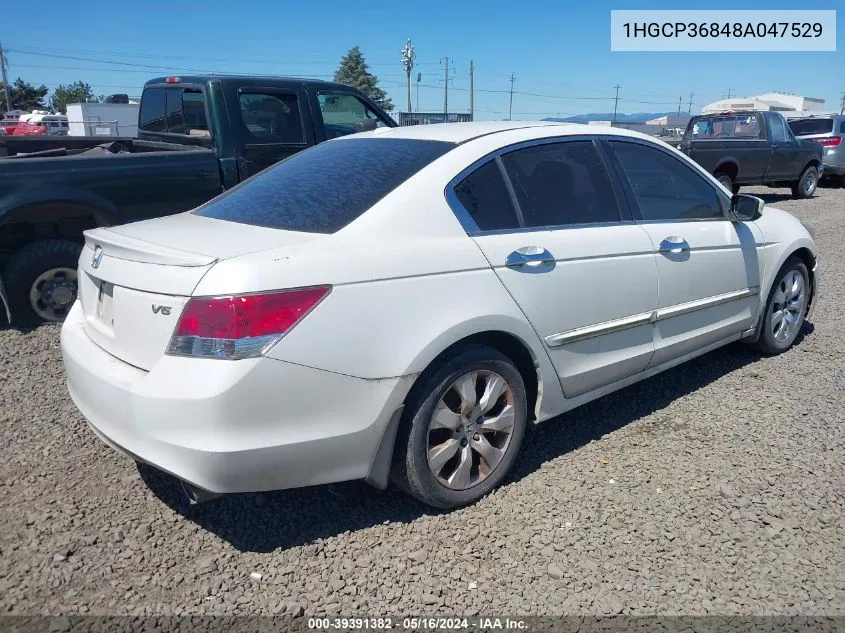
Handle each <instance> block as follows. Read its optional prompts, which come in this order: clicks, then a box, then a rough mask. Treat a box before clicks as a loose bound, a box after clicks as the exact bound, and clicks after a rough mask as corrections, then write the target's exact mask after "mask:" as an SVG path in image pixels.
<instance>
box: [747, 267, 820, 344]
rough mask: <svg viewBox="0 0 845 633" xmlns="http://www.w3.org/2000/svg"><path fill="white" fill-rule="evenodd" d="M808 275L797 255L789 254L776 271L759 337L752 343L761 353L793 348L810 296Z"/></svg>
mask: <svg viewBox="0 0 845 633" xmlns="http://www.w3.org/2000/svg"><path fill="white" fill-rule="evenodd" d="M809 293H810V275H809V273H808V272H807V266H806V265H805V264H804V262H803V261H801V260H800V259H798V258H797V257H790V258H789V259H788V260H786V263H784V265H783V266H782V267H781V269H780V271H778V274H777V277H775V284H774V286H773V287H772V290H771V291H770V292H769V299H768V301H766V307H765V311H764V312H763V315H762V317H761V318H762V319H763V324H762V330H761V332H760V338H759V339H758V340H757V342H756V343H754V344H753V345H752V347H754V348H755V349H757V350H758V351H760V352H763V353H764V354H781V353H783V352H785V351H786V350H788V349H789V348H790V347H792V344H793V343H795V339H796V338H797V337H798V333H799V332H800V331H801V326H802V325H803V324H804V314H805V313H806V312H807V304H808V302H809V299H810V294H809Z"/></svg>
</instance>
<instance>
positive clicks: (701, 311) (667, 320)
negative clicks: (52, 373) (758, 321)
mask: <svg viewBox="0 0 845 633" xmlns="http://www.w3.org/2000/svg"><path fill="white" fill-rule="evenodd" d="M643 229H644V230H645V231H646V232H647V233H648V234H649V236H650V237H651V241H652V243H653V244H654V246H655V253H656V256H657V274H658V279H659V281H660V292H659V295H658V308H657V317H656V321H655V333H654V336H655V340H654V348H655V351H654V357H653V358H652V360H651V363H650V365H651V366H655V365H659V364H660V363H663V362H665V361H667V360H670V359H672V358H675V357H677V356H681V355H683V354H686V353H687V352H690V351H693V350H695V349H698V348H700V347H704V346H706V345H709V344H711V343H714V342H715V341H718V340H720V339H723V338H725V337H727V336H730V335H731V334H735V333H738V332H742V331H743V330H746V329H748V328H749V327H751V326H752V325H753V323H754V317H755V316H756V310H757V305H758V295H759V291H760V277H761V272H762V270H761V267H760V266H761V259H760V257H759V254H758V250H757V249H758V242H760V243H762V240H761V239H760V238H761V236H760V234H759V230H757V228H756V227H755V226H754V225H753V224H751V223H747V224H746V223H734V222H730V221H728V220H714V221H703V222H675V223H671V222H667V223H645V224H643ZM667 237H673V238H674V237H680V238H682V239H683V240H684V241H685V242H686V244H687V245H688V246H687V247H686V248H685V249H684V250H682V251H681V252H671V251H669V250H668V249H667V247H668V246H669V244H667V243H666V242H665V240H666V238H667ZM661 244H662V245H663V246H662V248H661ZM676 250H677V249H676Z"/></svg>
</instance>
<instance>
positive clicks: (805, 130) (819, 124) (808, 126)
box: [789, 119, 833, 136]
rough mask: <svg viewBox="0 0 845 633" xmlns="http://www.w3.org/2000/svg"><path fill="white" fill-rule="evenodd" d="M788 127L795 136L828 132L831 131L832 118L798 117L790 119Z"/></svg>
mask: <svg viewBox="0 0 845 633" xmlns="http://www.w3.org/2000/svg"><path fill="white" fill-rule="evenodd" d="M789 127H790V128H791V129H792V133H793V134H794V135H795V136H803V135H805V134H830V133H831V132H833V119H799V120H797V121H790V122H789Z"/></svg>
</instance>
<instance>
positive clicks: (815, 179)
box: [792, 165, 819, 199]
mask: <svg viewBox="0 0 845 633" xmlns="http://www.w3.org/2000/svg"><path fill="white" fill-rule="evenodd" d="M818 186H819V170H818V169H816V168H815V167H814V166H813V165H807V166H806V167H805V168H804V171H802V172H801V175H800V176H799V177H798V180H796V181H795V182H794V183H792V197H793V198H798V199H804V198H812V197H813V194H814V193H816V187H818Z"/></svg>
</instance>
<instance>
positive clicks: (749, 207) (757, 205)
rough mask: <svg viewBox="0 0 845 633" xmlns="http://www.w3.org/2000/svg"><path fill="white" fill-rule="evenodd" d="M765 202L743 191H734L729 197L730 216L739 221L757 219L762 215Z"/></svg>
mask: <svg viewBox="0 0 845 633" xmlns="http://www.w3.org/2000/svg"><path fill="white" fill-rule="evenodd" d="M765 205H766V203H765V202H764V201H763V200H762V199H760V198H758V197H757V196H749V195H748V194H745V193H735V194H734V195H733V197H732V198H731V216H733V218H734V219H735V220H738V221H740V222H748V221H751V220H757V219H758V218H759V217H760V216H761V215H763V207H764V206H765Z"/></svg>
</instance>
